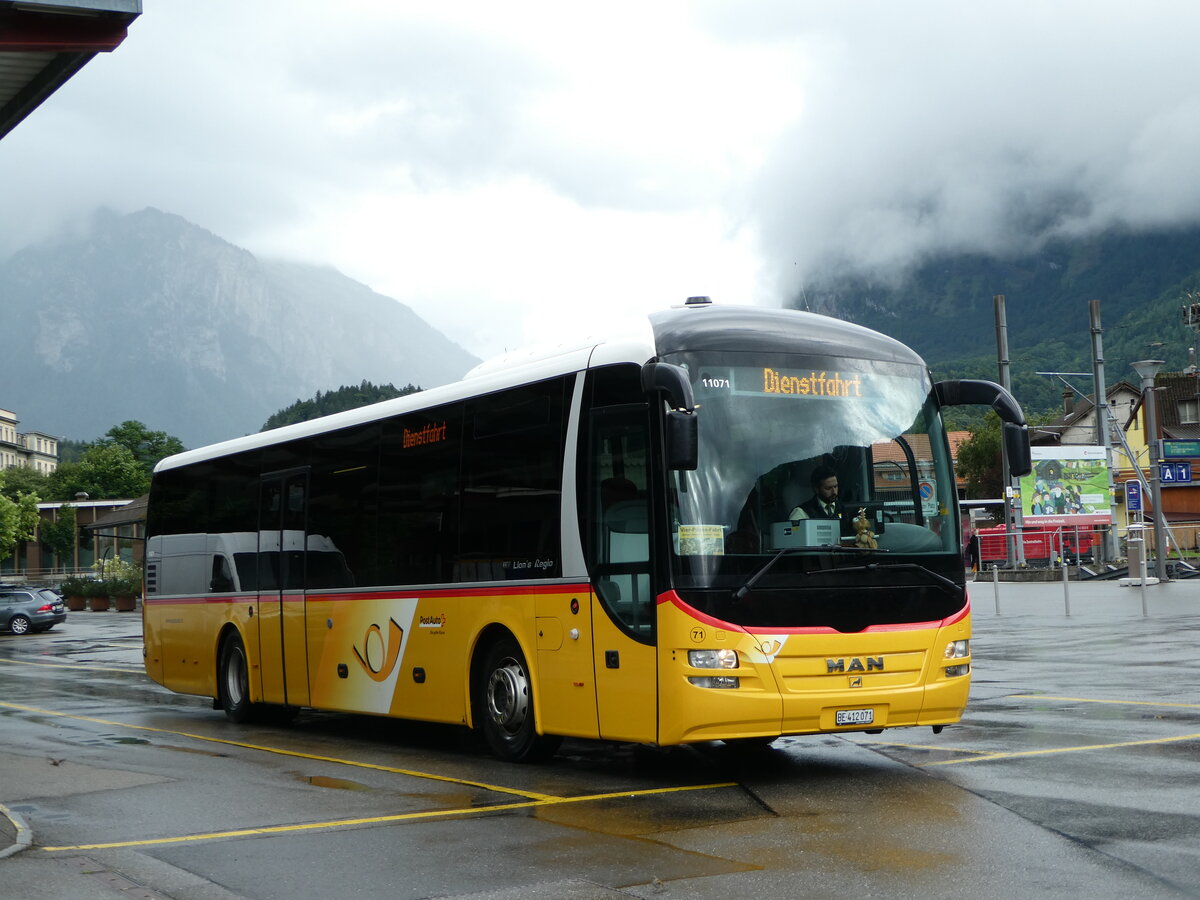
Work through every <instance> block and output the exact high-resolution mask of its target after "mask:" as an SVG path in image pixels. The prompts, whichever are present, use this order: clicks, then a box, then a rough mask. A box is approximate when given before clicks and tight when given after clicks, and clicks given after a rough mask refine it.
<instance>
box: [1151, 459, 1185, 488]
mask: <svg viewBox="0 0 1200 900" xmlns="http://www.w3.org/2000/svg"><path fill="white" fill-rule="evenodd" d="M1158 480H1159V481H1161V482H1162V483H1163V484H1191V483H1192V464H1191V463H1185V462H1165V463H1159V464H1158Z"/></svg>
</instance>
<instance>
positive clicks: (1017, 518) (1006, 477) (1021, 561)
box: [992, 294, 1025, 567]
mask: <svg viewBox="0 0 1200 900" xmlns="http://www.w3.org/2000/svg"><path fill="white" fill-rule="evenodd" d="M992 305H993V306H994V308H995V316H996V353H997V358H998V362H999V369H1000V386H1001V387H1003V388H1004V389H1005V390H1006V391H1008V392H1009V393H1010V394H1011V393H1012V379H1011V378H1010V376H1009V371H1008V364H1009V360H1008V314H1007V312H1006V311H1005V307H1004V295H1003V294H995V295H994V296H993V297H992ZM1002 434H1003V432H1002ZM1008 465H1009V464H1008V451H1007V450H1006V449H1005V446H1004V440H1003V439H1001V441H1000V468H1001V479H1002V481H1003V484H1004V530H1005V532H1007V533H1008V559H1009V561H1010V563H1013V564H1015V565H1017V566H1022V567H1023V566H1024V565H1025V541H1024V536H1023V534H1022V532H1023V531H1024V529H1023V528H1022V524H1023V523H1022V515H1021V504H1020V503H1019V502H1018V503H1016V504H1015V505H1014V503H1013V498H1014V495H1015V494H1016V493H1017V491H1015V490H1014V488H1013V482H1014V481H1015V479H1014V478H1013V477H1012V475H1011V474H1009V468H1008ZM1018 488H1019V483H1018Z"/></svg>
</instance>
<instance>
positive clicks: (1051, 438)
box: [1031, 367, 1200, 551]
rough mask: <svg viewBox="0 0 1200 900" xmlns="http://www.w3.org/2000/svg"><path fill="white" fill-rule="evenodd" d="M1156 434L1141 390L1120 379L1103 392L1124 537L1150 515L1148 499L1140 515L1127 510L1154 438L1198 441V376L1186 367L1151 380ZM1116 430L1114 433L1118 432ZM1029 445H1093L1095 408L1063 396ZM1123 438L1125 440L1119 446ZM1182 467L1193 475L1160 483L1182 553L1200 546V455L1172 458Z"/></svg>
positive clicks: (1146, 475) (1146, 468) (1082, 400)
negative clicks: (1128, 487) (1149, 427)
mask: <svg viewBox="0 0 1200 900" xmlns="http://www.w3.org/2000/svg"><path fill="white" fill-rule="evenodd" d="M1154 390H1155V395H1156V399H1157V402H1156V408H1157V413H1158V416H1157V418H1158V434H1157V435H1154V436H1148V435H1147V434H1146V410H1145V407H1144V405H1143V403H1142V391H1141V388H1140V387H1138V386H1137V385H1135V384H1133V383H1132V382H1129V381H1124V380H1123V381H1119V382H1117V383H1116V384H1114V385H1112V386H1110V387H1109V388H1108V389H1107V391H1106V392H1105V393H1106V395H1107V398H1108V405H1109V409H1110V410H1111V414H1112V417H1111V419H1110V420H1109V421H1110V425H1111V426H1114V427H1113V428H1112V431H1111V437H1112V450H1113V452H1112V476H1113V483H1114V486H1115V488H1116V492H1115V495H1114V498H1113V499H1114V501H1115V502H1116V505H1117V525H1118V531H1119V532H1121V533H1123V532H1124V528H1125V525H1126V524H1128V523H1129V522H1130V521H1138V520H1144V521H1145V522H1146V523H1147V524H1149V521H1150V519H1149V518H1148V516H1149V515H1152V509H1151V504H1150V497H1149V496H1148V495H1145V496H1143V497H1142V503H1143V513H1144V514H1145V516H1140V515H1139V513H1137V512H1136V511H1135V512H1133V513H1130V511H1129V510H1127V509H1125V496H1126V491H1125V488H1124V485H1125V484H1126V483H1127V482H1131V481H1137V479H1138V471H1139V470H1140V471H1141V473H1142V477H1143V478H1145V479H1149V476H1150V445H1151V443H1152V441H1153V440H1154V439H1158V440H1166V441H1196V442H1200V377H1198V376H1197V374H1196V371H1195V370H1194V369H1192V368H1191V367H1189V371H1184V372H1159V373H1158V374H1157V375H1156V376H1155V378H1154ZM1118 430H1119V432H1120V434H1118V433H1117V432H1118ZM1031 432H1032V435H1031V443H1032V444H1033V445H1034V446H1035V447H1038V446H1042V447H1044V446H1075V445H1093V446H1094V445H1097V444H1099V443H1100V439H1099V436H1098V434H1097V432H1096V407H1095V402H1094V399H1093V398H1092V397H1091V396H1087V397H1076V396H1073V393H1072V392H1071V391H1065V392H1064V393H1063V415H1062V416H1061V417H1060V418H1058V419H1056V420H1055V421H1053V422H1051V423H1049V424H1047V425H1039V426H1035V427H1034V428H1031ZM1122 438H1123V439H1124V441H1123V442H1122ZM1173 461H1174V462H1178V463H1185V464H1186V465H1187V467H1188V471H1189V474H1191V475H1192V476H1194V477H1195V479H1196V480H1195V481H1192V480H1191V478H1189V479H1186V480H1180V481H1178V482H1175V483H1172V484H1167V483H1163V484H1162V485H1161V493H1162V505H1163V515H1164V516H1165V518H1166V520H1167V524H1168V526H1169V527H1170V529H1171V543H1172V549H1174V547H1175V546H1178V547H1179V548H1180V549H1182V550H1184V551H1188V550H1192V549H1193V548H1195V547H1197V546H1200V454H1198V455H1197V456H1196V457H1195V458H1192V459H1176V460H1173Z"/></svg>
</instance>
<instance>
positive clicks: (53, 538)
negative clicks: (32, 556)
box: [39, 504, 79, 562]
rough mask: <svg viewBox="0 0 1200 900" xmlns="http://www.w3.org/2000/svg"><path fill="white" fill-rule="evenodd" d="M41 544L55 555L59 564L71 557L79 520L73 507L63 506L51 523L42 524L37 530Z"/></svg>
mask: <svg viewBox="0 0 1200 900" xmlns="http://www.w3.org/2000/svg"><path fill="white" fill-rule="evenodd" d="M39 530H40V532H41V539H42V543H43V544H45V545H46V547H47V548H49V550H50V552H52V553H54V554H56V555H57V556H58V558H59V560H60V562H61V561H62V560H64V559H68V558H70V557H72V556H73V554H74V552H75V535H76V532H78V530H79V520H78V518H77V517H76V515H75V507H73V506H71V505H69V504H68V505H65V506H63V507H61V508H60V509H59V511H58V517H57V518H56V519H54V521H52V522H42V526H41V528H40V529H39Z"/></svg>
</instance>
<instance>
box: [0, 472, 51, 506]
mask: <svg viewBox="0 0 1200 900" xmlns="http://www.w3.org/2000/svg"><path fill="white" fill-rule="evenodd" d="M0 494H3V495H4V496H5V497H7V498H8V499H9V500H16V499H17V498H18V497H19V496H20V495H21V494H37V495H38V496H39V497H51V496H53V493H52V490H51V484H50V476H48V475H43V474H42V473H41V472H39V471H38V470H37V469H34V468H31V467H30V466H13V467H12V468H11V469H0Z"/></svg>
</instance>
